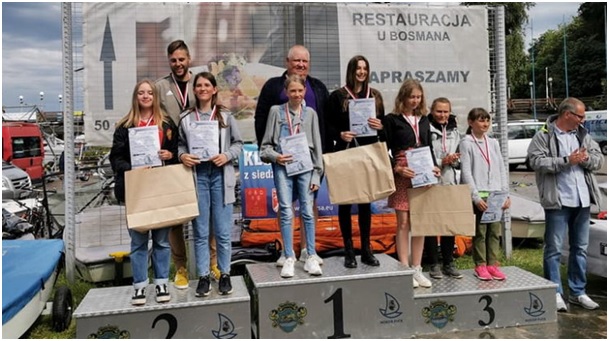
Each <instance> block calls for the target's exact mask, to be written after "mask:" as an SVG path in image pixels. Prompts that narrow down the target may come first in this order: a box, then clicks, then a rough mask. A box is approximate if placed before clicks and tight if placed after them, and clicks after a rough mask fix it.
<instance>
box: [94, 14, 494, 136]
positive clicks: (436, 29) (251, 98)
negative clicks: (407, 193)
mask: <svg viewBox="0 0 609 341" xmlns="http://www.w3.org/2000/svg"><path fill="white" fill-rule="evenodd" d="M335 6H336V7H335ZM297 7H302V8H303V9H304V10H303V11H302V12H301V11H298V10H297ZM83 8H84V18H83V22H84V24H83V44H84V90H85V94H84V97H85V133H86V136H87V137H86V138H87V142H88V143H90V144H91V145H101V146H110V145H111V143H112V134H113V132H114V125H115V124H116V122H117V121H118V120H119V119H120V118H121V117H123V116H124V115H125V114H126V113H127V112H128V111H129V109H130V106H131V96H132V92H133V87H134V86H135V84H136V82H137V81H139V80H141V79H143V78H149V79H152V80H156V79H158V78H160V77H163V76H166V75H167V74H169V72H170V69H169V65H168V62H167V52H166V51H167V50H166V49H167V45H168V44H169V43H170V42H172V41H173V40H176V39H182V40H184V41H185V42H186V44H187V45H188V46H189V48H190V53H191V57H192V65H191V71H192V72H193V73H195V74H196V73H197V72H200V71H203V70H209V71H210V72H212V73H213V74H214V75H215V76H216V79H217V81H218V98H219V101H220V102H221V103H222V104H223V105H225V106H227V107H228V108H229V109H230V110H231V111H232V112H233V114H234V115H235V117H236V118H237V119H238V121H237V122H238V123H239V128H240V130H241V135H242V137H243V138H244V140H245V141H253V140H254V135H255V134H254V127H253V121H254V118H253V116H254V111H255V108H256V101H257V97H258V95H259V93H260V90H261V88H262V86H263V85H264V82H265V81H266V80H267V79H268V78H270V77H276V76H279V75H281V74H282V73H283V71H284V70H285V56H286V54H287V50H288V49H289V47H290V46H291V45H293V44H295V43H296V34H295V31H301V34H302V39H303V41H304V45H305V46H307V47H308V48H309V50H310V52H311V69H310V74H311V75H312V76H314V77H316V78H319V79H321V80H322V81H323V82H324V83H325V84H326V85H327V87H328V89H329V90H330V91H332V90H334V89H336V88H338V87H340V86H342V85H344V82H345V71H346V67H347V62H348V61H349V59H350V58H351V57H353V56H354V55H356V54H362V55H364V56H365V57H366V58H368V60H369V61H370V67H371V81H372V86H373V87H375V88H377V89H378V90H379V91H381V92H382V95H383V99H384V101H385V108H386V110H387V112H390V111H391V109H392V108H393V103H394V101H395V95H396V94H397V92H398V90H399V87H400V84H401V83H402V81H403V80H404V79H406V78H409V77H412V78H415V79H418V80H420V81H421V82H422V83H423V88H424V91H425V96H426V98H427V100H428V105H431V101H432V100H433V99H434V98H436V97H439V96H444V97H447V98H449V99H450V100H451V101H452V103H453V112H454V113H456V114H457V115H458V117H459V126H460V128H461V129H462V130H464V129H465V127H466V126H467V122H466V121H464V120H463V118H464V117H465V116H466V115H467V112H468V111H469V110H470V109H471V108H472V107H475V106H480V107H484V108H487V109H488V108H489V105H490V99H489V98H490V95H489V89H490V85H489V53H488V37H487V35H488V31H487V18H486V17H487V14H486V13H487V12H486V9H485V8H484V7H475V6H470V7H461V6H450V7H446V8H444V7H436V8H427V7H425V8H418V7H413V6H410V5H397V4H388V5H359V4H319V3H318V4H287V3H204V2H203V3H171V2H164V3H84V5H83ZM334 9H336V11H334ZM298 13H300V14H299V15H300V16H301V20H300V21H298V20H295V19H294V18H295V15H296V14H298ZM297 25H301V26H302V27H301V28H302V30H297V29H296V28H297V27H296V26H297ZM337 27H338V30H337V29H336V28H337ZM335 41H338V42H339V44H338V45H339V46H336V43H333V42H335ZM339 69H340V71H339Z"/></svg>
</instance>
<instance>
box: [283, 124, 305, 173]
mask: <svg viewBox="0 0 609 341" xmlns="http://www.w3.org/2000/svg"><path fill="white" fill-rule="evenodd" d="M280 145H281V151H282V154H285V155H292V161H291V162H290V163H288V164H286V165H285V169H286V172H287V173H288V176H294V175H298V174H302V173H306V172H310V171H312V170H313V160H312V159H311V151H310V150H309V142H307V135H305V133H299V134H295V135H291V136H288V137H284V138H283V139H282V140H281V141H280Z"/></svg>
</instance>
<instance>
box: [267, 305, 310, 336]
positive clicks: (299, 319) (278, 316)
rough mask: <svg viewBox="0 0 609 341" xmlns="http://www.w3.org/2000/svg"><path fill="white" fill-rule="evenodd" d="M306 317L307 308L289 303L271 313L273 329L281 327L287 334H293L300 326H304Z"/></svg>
mask: <svg viewBox="0 0 609 341" xmlns="http://www.w3.org/2000/svg"><path fill="white" fill-rule="evenodd" d="M305 316H307V308H305V307H299V306H298V305H297V304H296V303H295V302H288V301H286V302H285V303H281V304H280V305H279V306H278V307H277V309H273V310H271V312H270V313H269V319H270V320H271V321H272V322H273V324H272V326H273V328H277V327H279V328H280V329H281V330H283V331H284V332H286V333H291V332H292V331H293V330H294V329H295V328H296V327H297V326H298V325H299V324H304V318H305Z"/></svg>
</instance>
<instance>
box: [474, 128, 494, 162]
mask: <svg viewBox="0 0 609 341" xmlns="http://www.w3.org/2000/svg"><path fill="white" fill-rule="evenodd" d="M471 137H472V139H473V140H474V142H476V146H477V147H478V150H480V154H482V157H483V158H484V161H486V164H487V165H488V166H489V168H490V167H491V155H490V153H489V150H488V140H487V139H486V135H484V144H485V146H486V154H485V153H484V151H483V150H482V148H480V144H479V143H478V140H477V139H476V138H475V137H474V135H471Z"/></svg>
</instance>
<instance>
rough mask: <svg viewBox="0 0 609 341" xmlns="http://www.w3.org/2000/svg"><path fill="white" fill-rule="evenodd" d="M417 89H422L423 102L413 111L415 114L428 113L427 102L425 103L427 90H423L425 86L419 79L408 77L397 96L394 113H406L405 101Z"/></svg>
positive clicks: (422, 114)
mask: <svg viewBox="0 0 609 341" xmlns="http://www.w3.org/2000/svg"><path fill="white" fill-rule="evenodd" d="M415 89H416V90H419V91H421V103H420V104H419V106H418V107H417V108H415V109H414V110H413V111H412V113H413V114H414V115H415V116H424V115H426V114H427V104H426V103H425V92H424V91H423V86H421V83H420V82H419V81H418V80H415V79H412V78H408V79H407V80H405V81H404V82H403V83H402V86H401V87H400V91H399V92H398V95H397V96H396V97H395V105H394V107H393V114H394V115H401V114H402V113H404V111H406V106H405V105H404V103H405V102H406V100H407V99H408V98H409V97H410V95H411V94H412V92H413V91H414V90H415Z"/></svg>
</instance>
